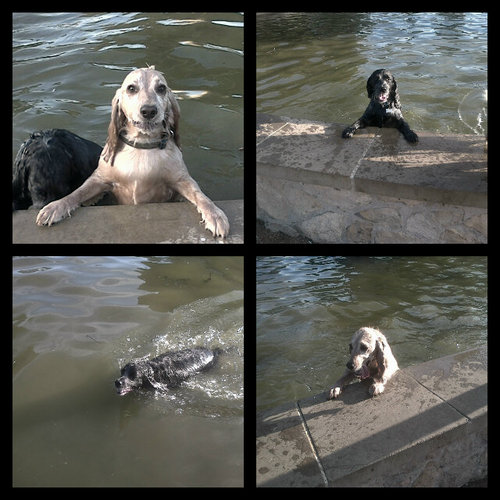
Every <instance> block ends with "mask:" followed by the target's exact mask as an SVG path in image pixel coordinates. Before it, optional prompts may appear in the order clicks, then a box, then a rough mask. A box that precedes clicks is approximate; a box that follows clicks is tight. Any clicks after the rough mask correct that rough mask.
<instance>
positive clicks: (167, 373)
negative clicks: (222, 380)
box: [115, 347, 222, 396]
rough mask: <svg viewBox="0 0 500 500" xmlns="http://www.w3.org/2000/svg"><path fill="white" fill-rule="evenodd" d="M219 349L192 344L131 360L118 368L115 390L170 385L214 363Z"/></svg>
mask: <svg viewBox="0 0 500 500" xmlns="http://www.w3.org/2000/svg"><path fill="white" fill-rule="evenodd" d="M221 352H222V350H221V349H214V350H212V349H205V348H204V347H193V348H192V349H183V350H182V351H177V352H166V353H165V354H161V355H160V356H157V357H156V358H153V359H149V360H148V359H146V360H141V359H139V360H135V361H132V362H130V363H127V364H126V365H125V366H124V367H123V368H122V369H121V377H120V378H118V379H116V380H115V387H116V392H117V393H118V394H119V395H120V396H123V395H125V394H127V393H128V392H130V391H132V390H134V389H139V388H141V387H143V388H146V389H152V388H155V387H161V388H165V389H170V388H171V387H176V386H178V385H179V384H180V383H181V382H182V381H184V380H186V379H188V378H189V377H190V376H191V375H193V374H195V373H198V372H201V371H203V370H207V369H209V368H211V367H212V366H214V364H215V362H216V360H217V357H218V355H219V354H220V353H221Z"/></svg>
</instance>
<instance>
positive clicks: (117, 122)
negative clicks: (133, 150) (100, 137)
mask: <svg viewBox="0 0 500 500" xmlns="http://www.w3.org/2000/svg"><path fill="white" fill-rule="evenodd" d="M120 95H121V88H119V89H118V90H117V91H116V93H115V96H114V97H113V100H112V101H111V120H110V122H109V127H108V139H107V140H106V145H105V146H104V150H103V152H102V157H103V159H104V161H106V162H108V163H109V164H110V165H111V166H113V161H114V159H115V154H116V148H117V146H118V135H119V133H120V130H121V129H122V127H123V125H124V123H125V121H126V116H125V115H124V113H123V112H122V110H121V105H120Z"/></svg>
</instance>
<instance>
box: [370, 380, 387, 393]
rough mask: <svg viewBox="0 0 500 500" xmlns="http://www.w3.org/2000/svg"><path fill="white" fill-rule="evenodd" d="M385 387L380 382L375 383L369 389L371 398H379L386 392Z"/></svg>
mask: <svg viewBox="0 0 500 500" xmlns="http://www.w3.org/2000/svg"><path fill="white" fill-rule="evenodd" d="M384 389H385V386H384V384H381V383H380V382H373V384H372V385H371V386H370V388H369V389H368V392H369V393H370V395H371V396H378V395H379V394H382V393H383V392H384Z"/></svg>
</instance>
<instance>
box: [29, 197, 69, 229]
mask: <svg viewBox="0 0 500 500" xmlns="http://www.w3.org/2000/svg"><path fill="white" fill-rule="evenodd" d="M72 210H73V208H72V207H71V206H69V204H67V203H66V201H64V200H57V201H52V202H51V203H49V204H48V205H45V206H44V207H43V208H42V209H41V210H40V212H38V215H37V217H36V223H37V225H38V226H52V224H55V223H56V222H59V221H61V220H63V219H65V218H66V217H69V216H70V215H71V212H72Z"/></svg>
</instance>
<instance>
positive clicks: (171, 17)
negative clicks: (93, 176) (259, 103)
mask: <svg viewBox="0 0 500 500" xmlns="http://www.w3.org/2000/svg"><path fill="white" fill-rule="evenodd" d="M243 20H244V19H243V15H242V14H237V13H234V14H233V13H215V12H214V13H191V14H188V13H181V14H178V13H177V14H175V13H159V12H155V13H137V12H136V13H118V12H108V13H101V14H91V13H77V12H72V13H57V12H50V13H42V14H34V13H24V12H23V13H15V14H14V15H13V54H12V57H13V139H14V140H13V145H12V148H13V154H14V156H13V157H14V158H15V154H16V152H17V150H18V148H19V146H20V145H21V143H22V142H23V141H24V140H25V139H26V138H27V137H28V135H29V134H30V133H31V132H33V131H34V130H38V129H46V128H66V129H68V130H71V131H72V132H74V133H76V134H78V135H81V136H82V137H85V138H86V139H90V140H93V141H94V142H97V143H98V144H100V145H104V142H105V140H106V136H107V129H108V125H109V119H110V115H111V99H112V97H113V96H114V94H115V91H116V89H117V88H118V87H119V86H120V85H121V82H122V81H123V79H124V78H125V76H126V75H127V74H128V73H129V72H130V71H132V70H133V69H135V68H136V67H145V66H147V65H155V66H156V69H158V70H160V71H162V72H163V73H164V74H165V77H166V78H167V81H168V83H169V86H170V87H171V88H172V89H173V90H174V92H175V94H176V96H177V98H178V100H179V103H180V107H181V124H180V136H181V141H182V148H183V154H184V159H185V161H186V164H187V166H188V168H189V171H190V173H191V175H192V176H193V177H194V178H195V179H196V180H197V181H198V183H199V184H200V186H201V188H202V190H203V191H204V192H205V193H206V194H207V195H208V196H209V197H210V198H212V199H214V200H232V199H241V198H242V197H243V152H242V150H241V148H242V146H243Z"/></svg>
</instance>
